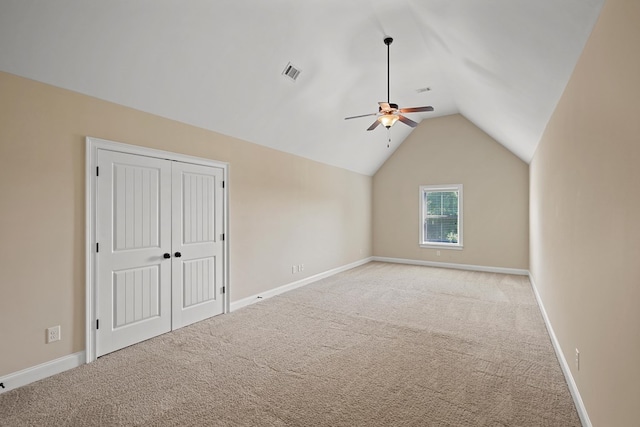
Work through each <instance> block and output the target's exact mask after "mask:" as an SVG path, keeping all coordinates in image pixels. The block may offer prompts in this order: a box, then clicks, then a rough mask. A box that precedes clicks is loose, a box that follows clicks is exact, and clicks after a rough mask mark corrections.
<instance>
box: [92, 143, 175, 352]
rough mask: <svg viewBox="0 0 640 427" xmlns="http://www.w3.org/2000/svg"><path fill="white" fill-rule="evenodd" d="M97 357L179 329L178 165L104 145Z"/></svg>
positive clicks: (99, 214) (99, 200) (99, 210)
mask: <svg viewBox="0 0 640 427" xmlns="http://www.w3.org/2000/svg"><path fill="white" fill-rule="evenodd" d="M98 167H99V174H98V179H97V210H96V216H97V218H96V224H97V226H96V227H97V228H96V241H97V242H98V245H99V246H98V253H97V255H98V257H97V277H96V279H97V292H96V293H97V295H96V296H97V320H98V322H99V328H98V329H97V331H96V354H97V356H101V355H103V354H106V353H110V352H112V351H115V350H118V349H120V348H123V347H126V346H129V345H131V344H134V343H137V342H140V341H143V340H146V339H148V338H151V337H154V336H156V335H160V334H162V333H165V332H168V331H170V330H171V259H170V258H169V257H170V256H171V255H170V252H171V162H169V161H167V160H163V159H156V158H151V157H144V156H137V155H132V154H124V153H117V152H113V151H107V150H98Z"/></svg>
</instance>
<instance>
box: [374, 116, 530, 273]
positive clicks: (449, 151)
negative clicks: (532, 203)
mask: <svg viewBox="0 0 640 427" xmlns="http://www.w3.org/2000/svg"><path fill="white" fill-rule="evenodd" d="M528 173H529V169H528V166H527V164H526V163H524V162H523V161H522V160H520V159H519V158H517V157H516V156H514V155H513V154H512V153H510V152H509V151H508V150H507V149H505V148H504V147H503V146H502V145H500V144H498V143H497V142H496V141H495V140H493V139H492V138H491V137H490V136H488V135H487V134H485V133H484V132H482V131H481V130H480V129H478V128H477V127H476V126H474V125H473V124H472V123H471V122H469V121H468V120H467V119H465V118H464V117H462V116H461V115H458V114H456V115H452V116H446V117H440V118H436V119H431V120H425V121H423V122H422V123H421V124H420V125H419V126H418V127H417V128H416V129H415V130H414V131H413V132H412V133H411V135H410V136H409V137H408V138H407V139H406V140H405V142H404V143H403V144H402V145H401V146H400V147H399V148H398V149H397V150H396V152H395V153H394V154H393V155H392V156H391V157H390V158H389V160H387V162H386V163H385V164H384V165H383V166H382V167H381V168H380V170H378V172H377V173H376V174H375V175H374V178H373V252H374V255H376V256H383V257H393V258H405V259H412V260H425V261H435V262H447V263H458V264H471V265H479V266H488V267H503V268H517V269H527V268H528V264H529V260H528V257H529V252H528V250H529V248H528V246H529V241H528V227H529V223H528V215H529V214H528V209H529V201H528V197H529V196H528V194H529V177H528ZM432 184H462V185H463V197H464V198H463V209H464V213H463V232H464V237H463V240H464V242H463V243H464V249H463V250H444V249H443V250H441V251H440V253H441V255H440V256H436V250H435V249H426V248H421V247H420V246H419V245H418V239H419V230H420V228H419V227H420V220H419V211H418V209H419V187H420V185H432Z"/></svg>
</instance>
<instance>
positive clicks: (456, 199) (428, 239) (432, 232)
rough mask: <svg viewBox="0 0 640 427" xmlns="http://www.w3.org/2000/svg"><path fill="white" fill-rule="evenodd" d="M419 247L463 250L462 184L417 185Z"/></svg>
mask: <svg viewBox="0 0 640 427" xmlns="http://www.w3.org/2000/svg"><path fill="white" fill-rule="evenodd" d="M420 246H422V247H426V248H429V247H437V248H442V249H446V248H449V249H462V184H454V185H422V186H420Z"/></svg>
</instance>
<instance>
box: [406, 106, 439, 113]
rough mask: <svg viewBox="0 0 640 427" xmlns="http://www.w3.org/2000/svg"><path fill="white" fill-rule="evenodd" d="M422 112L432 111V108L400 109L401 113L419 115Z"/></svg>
mask: <svg viewBox="0 0 640 427" xmlns="http://www.w3.org/2000/svg"><path fill="white" fill-rule="evenodd" d="M423 111H433V107H432V106H431V105H429V106H427V107H411V108H402V109H400V112H401V113H421V112H423Z"/></svg>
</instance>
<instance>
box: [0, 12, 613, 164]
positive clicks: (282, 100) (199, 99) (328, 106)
mask: <svg viewBox="0 0 640 427" xmlns="http://www.w3.org/2000/svg"><path fill="white" fill-rule="evenodd" d="M603 2H604V0H563V1H558V0H537V1H531V0H455V1H454V0H396V1H388V0H322V1H320V0H308V1H306V0H305V1H301V0H271V1H264V0H190V1H178V0H135V1H132V0H110V1H105V0H101V1H98V0H89V1H88V0H56V1H44V0H0V70H2V71H6V72H9V73H12V74H17V75H20V76H24V77H27V78H31V79H34V80H38V81H42V82H45V83H49V84H52V85H55V86H59V87H63V88H67V89H70V90H73V91H77V92H81V93H85V94H88V95H91V96H95V97H98V98H101V99H105V100H108V101H112V102H115V103H118V104H122V105H126V106H129V107H133V108H136V109H139V110H143V111H147V112H150V113H154V114H157V115H160V116H164V117H168V118H171V119H175V120H179V121H181V122H185V123H189V124H192V125H196V126H199V127H202V128H206V129H210V130H213V131H216V132H219V133H223V134H227V135H231V136H234V137H238V138H241V139H244V140H247V141H251V142H254V143H257V144H261V145H265V146H269V147H272V148H275V149H278V150H282V151H286V152H289V153H293V154H296V155H299V156H302V157H307V158H310V159H313V160H317V161H319V162H323V163H327V164H331V165H335V166H338V167H342V168H345V169H349V170H352V171H356V172H360V173H363V174H368V175H371V174H374V173H375V172H376V170H377V169H378V168H379V167H380V165H382V163H384V161H385V160H386V159H387V158H388V157H389V156H390V155H391V154H392V153H393V150H394V149H395V148H397V147H398V145H399V144H400V143H401V142H402V141H403V140H404V139H405V138H406V137H407V136H408V135H409V133H410V131H411V128H409V127H408V126H405V125H404V124H402V123H397V124H395V125H394V126H393V127H392V128H391V129H390V132H388V131H387V130H386V129H385V128H384V127H382V126H379V127H378V128H377V129H375V130H374V131H370V132H367V131H366V129H367V127H369V125H370V124H371V123H372V122H373V120H374V119H375V117H366V118H361V119H353V120H344V118H345V117H347V116H353V115H359V114H367V113H374V112H376V111H377V108H378V104H377V103H378V101H386V100H387V99H386V98H387V87H386V84H387V75H386V73H387V63H386V61H387V57H386V55H387V50H386V46H385V45H384V43H383V38H384V36H385V35H390V36H392V37H393V38H394V42H393V44H392V45H391V79H390V87H391V88H390V89H391V90H390V92H391V94H390V95H391V97H390V98H391V99H390V100H391V102H395V103H397V104H399V105H400V107H414V106H423V105H432V106H433V107H434V109H435V111H434V112H432V113H411V114H407V116H408V117H410V118H411V119H413V120H415V121H417V122H420V121H422V120H427V123H426V124H425V125H428V119H429V118H432V117H438V116H442V115H448V114H453V113H460V114H462V115H464V116H465V117H466V118H467V119H469V120H470V121H471V122H473V123H474V124H475V125H476V126H478V127H479V128H480V129H482V130H484V131H485V132H486V133H488V134H489V135H491V136H492V137H493V138H494V139H496V140H497V141H498V142H500V143H501V144H503V145H504V146H505V147H506V148H508V149H509V150H511V151H512V152H513V153H514V154H516V155H517V156H519V157H520V158H521V159H523V160H524V161H527V162H528V161H530V159H531V157H532V156H533V153H534V151H535V148H536V146H537V143H538V141H539V139H540V137H541V135H542V133H543V131H544V129H545V126H546V124H547V122H548V120H549V117H550V116H551V114H552V112H553V110H554V108H555V106H556V103H557V101H558V99H559V98H560V96H561V94H562V91H563V90H564V87H565V86H566V84H567V81H568V79H569V77H570V75H571V72H572V71H573V67H574V66H575V64H576V61H577V59H578V57H579V55H580V53H581V51H582V48H583V47H584V44H585V43H586V40H587V38H588V36H589V34H590V32H591V29H592V28H593V25H594V23H595V21H596V19H597V16H598V13H599V11H600V8H601V7H602V4H603ZM289 62H291V63H292V64H293V65H295V66H296V67H297V68H299V69H300V70H301V73H300V75H299V77H298V79H297V80H296V81H295V82H293V81H290V80H289V79H287V78H286V77H285V76H283V74H282V72H283V70H284V69H285V67H286V65H287V64H288V63H289ZM427 88H428V90H427ZM389 136H390V137H391V144H390V148H387V142H388V138H389ZM126 142H130V143H135V141H126Z"/></svg>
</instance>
